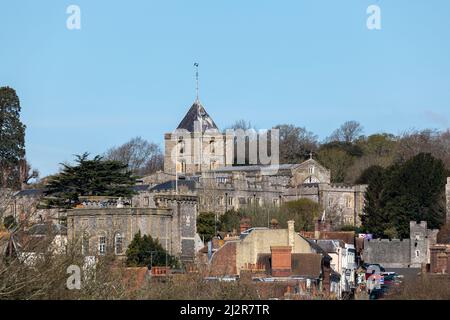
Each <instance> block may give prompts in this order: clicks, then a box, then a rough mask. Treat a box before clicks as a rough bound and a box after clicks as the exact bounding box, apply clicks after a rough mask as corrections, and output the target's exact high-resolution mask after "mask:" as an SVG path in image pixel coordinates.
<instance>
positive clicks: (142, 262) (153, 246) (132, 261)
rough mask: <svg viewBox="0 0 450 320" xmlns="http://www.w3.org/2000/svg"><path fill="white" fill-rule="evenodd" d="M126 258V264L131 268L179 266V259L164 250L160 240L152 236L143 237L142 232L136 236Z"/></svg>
mask: <svg viewBox="0 0 450 320" xmlns="http://www.w3.org/2000/svg"><path fill="white" fill-rule="evenodd" d="M126 256H127V260H126V263H127V265H128V266H131V267H145V266H147V267H153V266H156V267H158V266H170V267H177V266H178V261H177V259H176V258H175V257H173V256H171V255H170V254H168V253H167V251H166V250H164V248H163V247H162V245H161V244H160V243H159V241H158V239H153V238H152V236H150V235H144V236H142V235H141V231H139V232H138V233H136V234H135V235H134V238H133V240H132V241H131V243H130V245H129V246H128V249H127V251H126Z"/></svg>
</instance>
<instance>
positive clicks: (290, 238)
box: [288, 220, 295, 248]
mask: <svg viewBox="0 0 450 320" xmlns="http://www.w3.org/2000/svg"><path fill="white" fill-rule="evenodd" d="M294 224H295V222H294V220H289V221H288V245H289V246H290V247H291V248H294V243H295V229H294Z"/></svg>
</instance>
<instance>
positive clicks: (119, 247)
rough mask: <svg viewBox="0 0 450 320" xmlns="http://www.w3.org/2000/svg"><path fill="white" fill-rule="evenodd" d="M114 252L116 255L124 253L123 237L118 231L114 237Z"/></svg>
mask: <svg viewBox="0 0 450 320" xmlns="http://www.w3.org/2000/svg"><path fill="white" fill-rule="evenodd" d="M114 253H115V254H116V255H120V254H122V253H123V237H122V234H120V233H117V234H116V236H115V237H114Z"/></svg>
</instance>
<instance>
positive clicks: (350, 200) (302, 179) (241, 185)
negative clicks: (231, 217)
mask: <svg viewBox="0 0 450 320" xmlns="http://www.w3.org/2000/svg"><path fill="white" fill-rule="evenodd" d="M233 139H234V137H232V136H231V134H230V133H229V132H228V133H226V134H223V133H221V132H220V131H219V129H218V127H217V125H216V124H215V122H214V121H213V120H212V118H211V117H210V116H209V114H208V113H207V112H206V110H205V109H204V107H203V106H202V104H201V103H200V101H199V100H196V101H195V102H194V104H193V105H192V106H191V108H190V109H189V111H188V113H187V114H186V115H185V117H184V118H183V120H182V121H181V122H180V124H179V125H178V127H177V129H176V130H175V131H174V132H172V133H166V134H165V136H164V140H165V157H164V171H165V173H166V175H167V177H168V179H167V180H168V181H169V179H170V177H171V176H175V177H176V178H177V179H178V185H180V184H182V183H181V181H189V185H188V188H189V190H190V191H192V192H195V193H196V194H197V195H198V196H199V211H201V212H205V211H213V212H217V213H220V214H222V213H225V212H226V211H228V210H231V209H239V208H241V207H245V206H251V207H252V208H255V210H257V208H258V207H259V206H263V205H265V206H267V205H273V206H279V205H281V204H282V203H283V202H285V201H291V200H297V199H300V198H308V199H311V200H313V201H316V202H318V203H320V204H321V205H322V207H323V208H324V210H325V214H326V215H327V216H328V217H329V218H332V219H333V221H334V222H335V223H336V224H340V225H345V224H349V225H359V224H360V216H361V214H362V211H363V210H362V209H363V205H364V192H365V189H366V186H365V185H344V184H333V183H331V173H330V170H328V169H327V168H325V167H323V166H322V165H321V164H320V163H319V162H317V161H316V160H314V159H312V156H311V157H310V159H308V160H306V161H305V162H303V163H299V164H280V165H276V166H270V165H269V166H262V165H256V164H254V165H246V166H233V165H232V164H233V159H234V158H235V156H234V143H235V140H233ZM269 169H270V170H269ZM273 169H274V170H273ZM172 180H174V179H172ZM168 181H165V182H164V183H162V184H160V185H159V186H155V185H150V186H149V188H148V190H147V192H148V195H147V196H148V197H149V198H151V196H152V189H153V188H156V189H158V190H159V191H160V190H162V186H165V187H167V188H169V187H170V188H171V190H173V189H175V188H176V185H177V183H169V184H168V183H167V182H168Z"/></svg>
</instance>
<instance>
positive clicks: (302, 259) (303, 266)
mask: <svg viewBox="0 0 450 320" xmlns="http://www.w3.org/2000/svg"><path fill="white" fill-rule="evenodd" d="M321 273H322V256H321V255H320V254H317V253H293V254H292V275H293V276H297V277H308V278H314V279H318V278H319V277H320V274H321Z"/></svg>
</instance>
